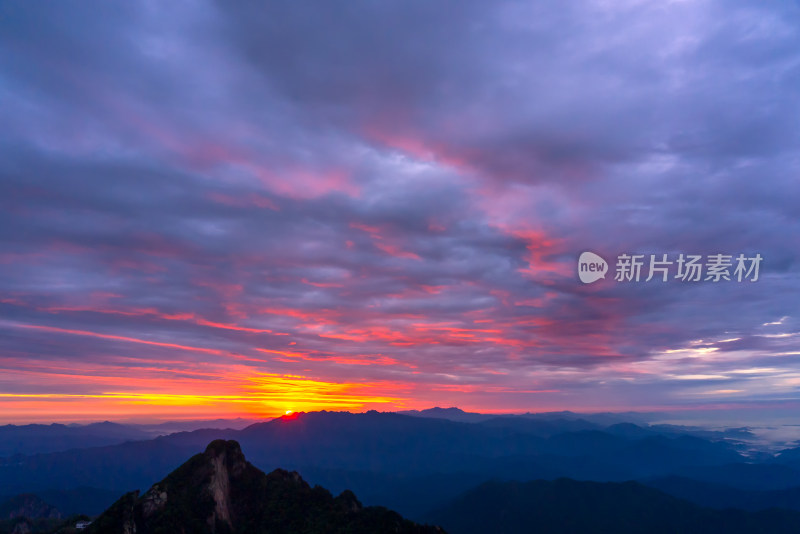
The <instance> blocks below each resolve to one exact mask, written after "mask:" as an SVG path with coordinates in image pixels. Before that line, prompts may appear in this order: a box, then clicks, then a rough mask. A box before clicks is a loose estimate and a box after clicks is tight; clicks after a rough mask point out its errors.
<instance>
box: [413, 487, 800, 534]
mask: <svg viewBox="0 0 800 534" xmlns="http://www.w3.org/2000/svg"><path fill="white" fill-rule="evenodd" d="M426 520H428V521H432V522H435V523H437V524H440V525H442V526H444V528H446V529H447V531H448V532H450V533H451V534H473V533H474V534H478V533H480V534H483V533H486V532H492V533H496V534H511V533H527V532H536V533H537V534H549V533H553V534H556V533H557V534H570V533H581V534H592V533H608V534H611V533H613V534H629V533H647V534H659V533H665V534H666V533H676V532H680V533H682V534H692V533H698V534H715V533H719V534H723V533H724V534H738V533H742V534H743V533H748V534H752V533H764V534H783V533H790V532H791V533H796V532H797V531H798V529H800V512H795V511H788V510H769V511H766V512H755V513H754V512H744V511H741V510H712V509H708V508H702V507H699V506H697V505H694V504H692V503H689V502H687V501H684V500H681V499H677V498H675V497H671V496H669V495H666V494H665V493H662V492H660V491H658V490H655V489H652V488H648V487H645V486H642V485H641V484H638V483H636V482H624V483H613V482H606V483H599V482H578V481H575V480H569V479H559V480H555V481H551V482H548V481H542V480H537V481H533V482H488V483H485V484H482V485H480V486H478V487H477V488H475V489H473V490H470V491H468V492H467V493H465V494H463V495H461V496H460V497H458V498H456V499H455V500H453V501H452V502H451V503H450V504H448V505H446V506H444V507H442V508H440V509H438V510H436V511H434V512H432V513H430V514H428V515H427V516H426Z"/></svg>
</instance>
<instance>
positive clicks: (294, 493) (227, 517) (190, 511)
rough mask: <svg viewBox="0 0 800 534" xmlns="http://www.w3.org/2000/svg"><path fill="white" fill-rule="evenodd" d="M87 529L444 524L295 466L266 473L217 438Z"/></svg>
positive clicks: (392, 528)
mask: <svg viewBox="0 0 800 534" xmlns="http://www.w3.org/2000/svg"><path fill="white" fill-rule="evenodd" d="M320 528H321V529H323V530H319V529H320ZM87 532H88V533H90V534H91V533H94V534H106V533H108V534H111V533H117V532H136V533H137V534H151V533H156V532H193V533H197V534H217V533H225V534H239V533H241V534H244V533H248V534H259V533H262V532H263V533H266V532H269V533H271V534H273V533H275V534H280V533H289V532H308V533H313V532H330V533H336V532H349V533H353V534H358V533H365V534H366V533H368V532H398V533H421V534H425V533H434V532H442V531H441V529H438V528H436V527H426V526H420V525H416V524H415V523H412V522H411V521H408V520H405V519H403V518H402V517H401V516H400V515H398V514H396V513H395V512H391V511H389V510H386V509H383V508H374V507H366V508H364V507H362V506H361V503H360V502H359V501H358V499H357V498H356V496H355V495H354V494H353V493H352V492H350V491H345V492H343V493H342V494H341V495H339V496H338V497H336V498H334V497H333V496H332V495H331V494H330V492H328V490H326V489H324V488H321V487H319V486H316V487H313V488H312V487H311V486H309V484H308V483H306V482H305V481H304V480H303V479H302V477H301V476H300V475H299V474H298V473H296V472H294V471H286V470H283V469H276V470H275V471H273V472H271V473H270V474H268V475H267V474H265V473H264V472H263V471H261V470H259V469H257V468H256V467H254V466H253V465H252V464H251V463H250V462H248V461H247V460H246V459H245V457H244V454H243V453H242V450H241V447H240V446H239V443H237V442H236V441H232V440H228V441H226V440H215V441H212V442H211V443H209V444H208V446H207V447H206V450H205V452H203V453H201V454H197V455H195V456H193V457H192V458H190V459H189V460H188V461H187V462H186V463H184V464H183V465H182V466H180V467H178V468H177V469H176V470H175V471H173V472H172V473H170V474H169V475H168V476H167V477H166V478H165V479H164V480H162V481H161V482H159V483H157V484H155V485H153V486H152V487H151V488H150V489H149V490H148V491H147V492H146V493H145V494H144V495H142V496H139V494H138V492H132V493H129V494H127V495H125V496H123V497H122V498H121V499H120V500H119V501H117V503H115V504H114V505H112V506H111V508H109V509H108V510H107V511H106V512H104V513H103V514H102V515H101V516H100V517H98V518H97V520H96V521H95V522H94V523H93V524H92V526H91V527H90V529H89V530H88V531H87Z"/></svg>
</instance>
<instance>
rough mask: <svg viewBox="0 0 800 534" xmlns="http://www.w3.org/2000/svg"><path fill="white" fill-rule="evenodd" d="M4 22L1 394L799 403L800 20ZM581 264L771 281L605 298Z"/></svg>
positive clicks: (594, 7) (184, 17)
mask: <svg viewBox="0 0 800 534" xmlns="http://www.w3.org/2000/svg"><path fill="white" fill-rule="evenodd" d="M2 9H3V10H4V11H3V16H2V17H0V25H2V29H0V41H2V46H0V50H2V51H0V98H3V100H4V101H5V102H7V103H8V105H6V106H4V107H3V109H2V110H0V120H2V123H3V124H4V128H3V131H2V132H0V151H1V152H2V156H3V157H2V158H0V204H2V211H0V275H1V276H0V296H2V299H0V310H1V311H2V314H1V315H2V317H3V322H2V323H0V330H2V331H3V337H2V341H0V347H2V352H3V356H0V368H3V369H4V372H8V373H15V375H14V376H21V377H25V378H21V379H20V380H14V381H13V383H12V381H6V382H4V383H3V384H2V385H0V389H2V388H6V389H8V388H13V390H14V392H16V393H20V392H22V393H24V392H25V391H35V392H37V393H43V392H47V391H50V392H53V393H64V394H67V393H71V392H73V391H74V390H75V388H76V387H77V386H76V384H82V383H81V382H80V381H78V382H74V380H77V379H76V378H71V379H69V380H66V379H65V381H64V382H63V383H57V382H54V381H51V380H47V379H46V376H45V375H46V368H47V366H52V367H53V368H54V369H55V368H61V367H62V366H65V365H69V362H73V363H74V365H76V367H77V368H79V369H81V370H82V371H81V372H88V369H90V368H91V369H106V370H107V372H106V373H105V374H104V375H103V376H105V377H106V379H107V380H108V384H109V387H111V386H112V385H113V386H114V387H116V386H117V384H118V380H117V378H118V377H119V376H120V375H121V374H123V373H124V372H125V371H124V370H125V369H131V372H132V373H144V371H143V370H142V368H143V367H146V368H147V369H148V370H147V376H154V377H155V376H160V377H161V378H162V379H163V380H165V381H169V380H176V382H175V384H176V387H181V386H180V380H179V379H180V377H181V373H184V372H196V371H197V369H199V368H201V367H202V366H210V367H211V368H213V369H215V370H218V371H219V372H220V373H222V374H223V375H224V374H225V370H224V369H225V367H226V365H229V364H230V365H234V363H233V362H235V365H236V366H242V367H244V368H246V369H249V370H250V372H252V373H255V374H257V373H276V374H280V375H286V376H294V375H298V376H303V377H305V378H306V379H308V380H316V381H321V382H325V383H341V384H349V383H354V382H359V381H364V382H369V383H373V382H374V383H392V384H403V388H404V392H403V395H402V396H400V397H398V400H397V401H396V402H397V403H399V404H402V405H404V406H412V405H413V406H424V405H425V404H426V403H446V404H461V405H464V406H473V407H484V408H486V409H509V410H511V409H513V410H528V409H531V410H535V409H538V408H541V407H553V408H581V407H583V408H591V407H598V406H600V405H601V404H603V403H605V405H607V406H620V405H626V403H627V405H647V406H656V405H662V406H668V405H672V404H675V403H678V404H684V403H687V402H693V401H696V402H706V400H704V399H707V397H708V396H709V395H711V394H712V393H713V396H714V397H715V398H716V397H720V398H722V399H723V401H724V399H725V398H726V395H730V396H731V398H732V399H733V398H735V399H736V400H737V401H741V400H742V398H745V399H747V398H749V397H748V395H752V399H753V400H763V399H769V398H770V393H769V387H770V385H776V384H779V383H780V388H779V389H780V391H777V390H776V395H777V396H779V397H780V398H787V395H789V396H793V395H796V387H795V385H794V384H795V382H793V381H792V380H794V379H793V378H792V376H793V375H792V373H796V372H797V367H798V362H797V359H796V357H793V356H791V354H792V353H793V352H797V351H798V346H797V338H796V337H769V336H770V335H773V334H781V333H792V332H796V328H795V327H796V325H795V324H794V320H793V319H791V317H792V316H793V315H794V313H793V311H794V308H795V304H794V299H793V295H794V293H796V291H797V290H798V287H797V284H798V282H797V276H796V272H797V266H798V257H797V252H796V251H797V250H799V249H800V247H799V245H800V241H799V240H800V237H798V236H800V223H798V220H800V219H799V218H798V207H797V203H796V202H795V201H794V199H795V198H797V196H798V194H800V186H798V183H797V180H796V179H795V177H796V175H797V172H798V163H797V161H796V157H795V155H794V152H795V150H794V147H796V146H797V143H798V141H800V139H798V125H797V121H795V120H792V117H795V116H796V115H797V112H798V109H797V99H796V98H795V94H796V91H797V87H798V68H797V65H798V61H797V60H798V52H797V50H800V47H798V46H797V45H798V42H797V40H798V37H797V36H798V35H800V33H798V32H797V29H798V28H797V25H798V20H800V19H798V9H797V7H796V6H793V5H790V4H769V5H768V4H764V3H759V2H754V1H741V2H734V3H730V2H725V3H723V2H718V1H711V0H706V1H700V2H680V3H677V2H673V3H668V4H652V3H646V2H627V3H614V4H609V3H607V2H590V3H577V2H566V3H563V2H561V3H529V2H517V1H504V2H497V3H491V4H488V3H485V2H444V3H430V2H423V1H412V2H403V3H396V2H388V3H374V2H350V3H348V4H346V5H334V4H329V3H325V2H318V3H313V4H297V3H280V2H267V3H256V2H240V3H236V4H230V3H223V2H216V3H215V2H206V1H200V0H198V1H194V2H185V3H178V4H174V5H170V6H169V7H167V8H159V9H156V8H155V7H154V6H153V5H151V4H150V3H147V2H144V3H139V4H131V5H96V4H94V3H83V2H67V3H63V4H60V5H58V6H53V9H49V10H35V9H32V8H31V7H30V6H28V5H26V4H24V3H21V2H18V3H14V2H12V3H7V4H5V5H4V6H3V7H2ZM585 250H592V251H595V252H597V253H598V254H600V255H601V256H603V257H605V258H607V259H612V258H615V257H616V256H617V255H618V254H621V253H641V254H646V255H649V254H662V253H667V254H671V255H677V254H679V253H687V254H702V255H708V254H717V253H725V254H734V255H735V254H739V253H745V254H748V255H751V254H755V253H760V254H761V255H762V256H763V257H764V263H763V266H762V269H763V270H762V272H761V278H760V280H759V281H758V282H757V283H749V282H742V283H738V282H725V283H720V284H712V283H705V282H703V283H698V284H687V283H680V282H678V281H675V280H672V281H670V282H669V283H657V282H648V283H644V282H641V283H614V282H613V281H612V280H610V279H609V280H606V281H602V282H599V283H597V284H596V285H592V286H584V285H582V284H580V283H579V282H578V280H577V276H576V275H575V261H576V259H577V257H578V255H579V254H580V253H581V252H583V251H585ZM612 263H614V262H613V261H609V264H610V265H611V264H612ZM609 278H610V277H609ZM784 318H785V319H784ZM767 328H774V329H778V330H780V331H768V330H765V329H767ZM730 338H738V339H737V340H736V341H724V340H725V339H730ZM697 340H704V341H703V344H702V345H697V344H693V342H695V341H697ZM193 347H194V348H195V349H196V350H192V348H193ZM687 348H690V349H692V350H695V351H696V349H698V348H709V349H711V348H713V349H716V350H715V351H710V352H705V353H702V352H700V353H697V352H694V353H692V354H694V356H691V357H690V356H689V355H687V354H686V353H674V352H673V353H670V352H668V351H675V350H678V351H682V350H685V349H687ZM665 354H667V355H670V356H669V358H666V359H665ZM675 354H681V357H680V359H675V358H674V357H673V356H674V355H675ZM780 354H783V355H784V356H779V355H780ZM695 356H696V357H695ZM728 357H730V358H731V360H730V361H726V360H725V358H728ZM733 368H736V369H747V368H770V369H773V368H774V369H778V370H779V371H778V373H777V374H780V375H781V376H782V378H781V379H780V380H779V381H778V382H776V380H777V379H775V375H776V374H775V373H765V374H753V375H746V374H741V373H740V374H735V373H734V374H733V375H731V374H730V373H729V372H732V371H731V370H732V369H733ZM237 369H239V367H237ZM237 373H238V371H237ZM17 374H19V375H17ZM139 376H144V375H142V374H140V375H139ZM237 376H238V375H237ZM681 376H683V377H686V376H726V377H729V378H728V379H726V381H725V385H724V386H719V387H717V385H714V386H713V387H712V388H708V387H707V386H708V385H707V384H706V385H703V387H704V388H705V389H703V390H700V389H696V388H695V387H694V386H688V385H686V384H685V382H686V381H685V380H679V379H676V378H675V377H681ZM199 380H200V379H199ZM205 380H208V383H209V388H211V389H212V390H213V388H214V381H213V380H212V379H211V378H206V379H205ZM696 382H704V381H700V380H698V381H696ZM728 382H735V383H730V384H729V383H728ZM236 383H237V384H240V385H241V381H239V382H236ZM97 384H99V385H97V387H99V388H100V389H99V390H98V391H101V390H102V383H97ZM81 387H82V386H81ZM137 387H138V386H137ZM614 387H619V388H620V391H619V392H614V390H613V388H614ZM792 388H794V389H792ZM243 391H244V390H243ZM101 392H102V391H101ZM709 392H712V393H709ZM136 393H137V394H140V393H145V394H146V393H147V392H146V391H144V392H142V391H139V390H138V389H137V391H136ZM152 393H153V395H154V397H153V398H154V399H156V398H161V397H157V394H160V393H159V392H156V391H153V392H152ZM390 396H391V395H385V394H383V392H380V394H376V398H377V397H381V398H383V397H387V398H388V397H390ZM401 397H402V398H401ZM393 398H394V397H393ZM792 398H794V397H792ZM154 402H156V401H154ZM399 404H398V405H399ZM247 409H248V410H249V409H252V405H248V407H247ZM285 409H286V408H285V407H283V406H280V407H277V406H276V407H271V406H265V408H264V410H265V413H272V412H273V411H274V412H275V413H282V412H283V411H284V410H285ZM292 409H302V407H301V406H294V407H292Z"/></svg>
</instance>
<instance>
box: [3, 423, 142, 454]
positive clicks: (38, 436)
mask: <svg viewBox="0 0 800 534" xmlns="http://www.w3.org/2000/svg"><path fill="white" fill-rule="evenodd" d="M152 437H153V435H152V434H151V433H149V432H146V431H144V430H142V429H139V428H136V427H132V426H128V425H120V424H118V423H111V422H108V421H105V422H103V423H92V424H90V425H61V424H57V423H53V424H52V425H21V426H17V425H3V426H0V457H2V456H13V455H17V454H24V455H31V454H37V453H50V452H59V451H66V450H70V449H76V448H86V447H100V446H104V445H115V444H118V443H123V442H125V441H133V440H145V439H150V438H152Z"/></svg>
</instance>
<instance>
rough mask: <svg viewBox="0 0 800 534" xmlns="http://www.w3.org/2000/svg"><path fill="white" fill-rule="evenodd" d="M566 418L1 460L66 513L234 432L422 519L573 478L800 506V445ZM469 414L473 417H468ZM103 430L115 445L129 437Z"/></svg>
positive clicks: (443, 417)
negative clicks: (456, 502) (748, 451)
mask: <svg viewBox="0 0 800 534" xmlns="http://www.w3.org/2000/svg"><path fill="white" fill-rule="evenodd" d="M558 415H560V416H563V417H558V416H557V415H555V414H524V415H518V416H507V415H504V416H487V415H486V414H470V413H467V412H462V411H461V410H458V409H455V408H445V409H433V410H425V411H422V412H416V413H413V414H399V413H379V412H374V411H373V412H367V413H357V414H353V413H348V412H312V413H298V414H293V415H292V416H291V417H282V418H277V419H274V420H270V421H266V422H259V423H256V424H252V425H249V426H247V427H245V428H242V429H233V428H230V429H225V428H209V429H199V430H193V431H183V432H177V433H173V434H169V435H165V436H160V437H157V438H154V439H139V440H136V441H125V442H122V443H117V444H109V445H105V446H96V445H97V443H96V441H95V440H94V438H92V439H89V440H87V441H86V442H83V443H82V448H77V446H76V447H73V448H71V449H70V450H61V451H59V452H49V453H39V454H16V455H14V456H6V457H4V458H0V495H7V496H11V495H16V494H19V493H35V494H37V495H38V496H40V497H42V498H45V499H46V501H47V502H49V503H52V504H53V505H54V506H56V507H57V508H58V509H59V510H60V511H61V512H63V513H65V514H73V513H88V514H97V513H99V512H100V511H102V510H104V509H105V508H106V507H107V506H108V505H110V504H111V503H112V502H113V501H114V500H115V499H116V498H117V497H118V496H119V495H121V494H123V493H125V492H129V491H131V490H134V489H137V488H138V489H144V488H147V487H150V485H151V484H152V483H153V482H154V481H156V480H161V479H163V478H164V477H165V476H166V475H167V474H168V473H169V472H170V471H172V470H174V469H176V468H177V467H178V466H180V465H181V464H182V463H183V462H184V460H185V459H186V458H187V457H189V456H191V455H193V454H195V453H197V451H200V450H203V449H204V447H205V446H206V445H207V444H208V443H209V442H211V441H213V440H216V439H224V440H236V441H237V442H238V443H240V444H241V447H242V449H243V451H244V452H245V453H246V454H247V457H248V458H249V460H250V461H251V462H252V463H253V464H254V465H255V466H257V467H258V468H260V469H262V470H264V471H266V472H270V471H273V470H274V469H277V468H282V469H289V470H295V471H297V472H299V473H301V474H302V476H303V478H304V479H306V480H308V481H310V482H311V483H312V484H320V485H322V486H324V487H326V488H329V489H330V490H331V491H334V492H335V493H339V492H341V491H344V490H346V489H349V490H353V491H354V492H355V493H356V494H357V495H359V497H360V498H361V499H362V501H363V502H364V503H365V504H367V505H384V506H387V507H389V508H391V509H394V510H397V511H398V512H400V513H402V514H403V515H405V516H407V517H410V518H412V519H419V518H423V517H426V515H425V514H426V513H428V512H430V511H431V510H432V509H435V508H438V507H441V506H444V505H446V504H447V503H449V502H451V501H452V499H454V498H456V497H457V496H459V495H461V494H463V492H465V491H468V490H470V489H471V488H474V487H475V486H478V485H479V484H481V483H483V482H486V481H489V480H495V479H496V480H507V481H530V480H537V479H539V480H556V479H559V478H562V477H568V478H571V479H575V480H585V481H600V482H624V481H630V480H637V481H639V482H640V483H641V484H643V485H650V486H652V487H653V488H657V489H659V490H662V491H664V492H666V493H669V494H671V495H673V496H675V497H680V498H684V499H688V500H690V501H692V502H693V503H696V504H700V505H704V506H712V507H720V508H724V507H739V508H743V509H748V510H762V509H764V508H766V507H769V506H781V507H783V508H795V509H797V508H800V503H797V501H796V495H797V494H798V493H799V492H800V489H798V488H800V463H799V462H798V459H800V453H799V452H798V450H800V449H794V450H787V451H784V452H783V453H782V454H780V455H778V456H777V457H775V458H769V459H768V460H763V459H758V460H756V459H754V458H752V457H748V456H746V455H743V454H742V447H741V444H740V443H739V442H738V441H737V440H736V436H740V437H742V436H747V430H746V429H734V430H732V431H724V432H719V431H710V430H703V429H698V428H686V427H675V426H669V425H647V424H645V423H642V424H635V423H630V422H620V421H619V420H617V419H616V414H600V415H601V417H600V418H599V419H594V418H592V420H589V419H585V418H582V417H580V416H578V415H577V414H570V413H568V412H565V413H560V414H558ZM465 418H466V419H474V421H470V422H466V421H464V420H459V419H465ZM454 419H455V420H454ZM109 425H113V424H111V423H109ZM90 426H91V425H90ZM0 428H5V427H0ZM17 428H23V427H17ZM56 428H57V429H58V427H56ZM84 428H85V427H84ZM93 428H100V427H93ZM106 428H108V429H110V430H113V432H114V434H113V435H114V436H116V437H115V439H119V437H120V436H122V435H124V432H121V431H119V429H117V428H116V427H113V426H106ZM108 439H111V437H109V438H108ZM71 443H73V444H77V445H80V444H81V442H80V441H77V442H71ZM2 444H3V440H2V438H0V445H2Z"/></svg>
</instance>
